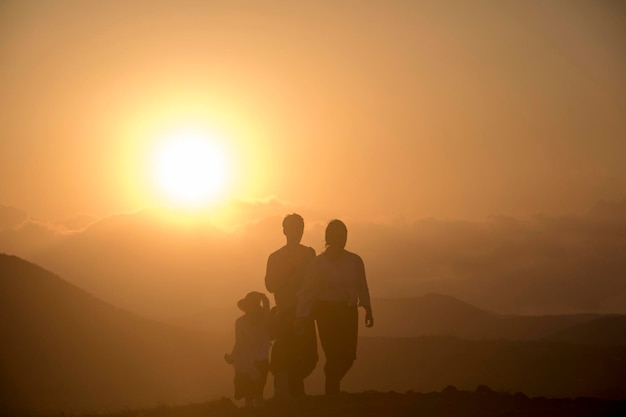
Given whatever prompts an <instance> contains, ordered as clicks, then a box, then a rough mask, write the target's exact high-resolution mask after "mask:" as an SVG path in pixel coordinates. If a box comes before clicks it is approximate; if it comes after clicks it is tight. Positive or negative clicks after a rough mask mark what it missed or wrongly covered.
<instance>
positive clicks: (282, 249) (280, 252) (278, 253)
mask: <svg viewBox="0 0 626 417" xmlns="http://www.w3.org/2000/svg"><path fill="white" fill-rule="evenodd" d="M286 248H287V246H282V247H280V248H278V249H276V250H275V251H274V252H272V253H270V255H269V256H268V258H269V259H271V258H278V257H280V256H282V255H283V254H284V253H285V250H286Z"/></svg>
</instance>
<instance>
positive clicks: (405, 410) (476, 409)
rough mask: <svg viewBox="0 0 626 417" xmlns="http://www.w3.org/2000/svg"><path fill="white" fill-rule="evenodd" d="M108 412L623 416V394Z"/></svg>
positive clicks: (225, 404)
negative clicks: (619, 397) (604, 397)
mask: <svg viewBox="0 0 626 417" xmlns="http://www.w3.org/2000/svg"><path fill="white" fill-rule="evenodd" d="M106 415H108V416H111V417H200V416H202V417H283V416H284V417H288V416H289V417H291V416H298V417H317V416H330V417H368V416H372V417H413V416H416V417H417V416H424V417H426V416H428V417H439V416H441V417H444V416H445V417H457V416H458V417H461V416H464V417H478V416H480V417H504V416H507V417H521V416H528V417H530V416H532V417H542V416H546V417H547V416H550V417H561V416H564V417H579V416H581V417H582V416H585V417H586V416H594V417H596V416H615V417H617V416H625V415H626V399H623V400H620V401H609V400H599V399H594V398H576V399H553V398H543V397H536V398H529V397H527V396H526V395H524V394H523V393H516V394H511V393H502V392H495V391H492V390H491V389H489V388H488V387H479V388H477V390H476V391H474V392H470V391H459V390H457V389H455V388H454V387H448V388H446V389H445V390H443V391H441V392H432V393H417V392H410V391H409V392H406V393H396V392H386V393H384V392H362V393H355V394H348V393H344V394H341V395H338V396H334V397H326V396H310V397H306V398H303V399H299V400H295V401H291V402H278V401H273V400H268V401H266V403H265V404H264V405H262V406H258V407H254V408H243V407H237V405H235V404H234V403H233V402H232V401H231V400H230V399H227V398H222V399H220V400H216V401H212V402H208V403H204V404H196V405H187V406H177V407H168V406H160V407H156V408H153V409H145V410H135V411H126V412H121V413H107V414H106Z"/></svg>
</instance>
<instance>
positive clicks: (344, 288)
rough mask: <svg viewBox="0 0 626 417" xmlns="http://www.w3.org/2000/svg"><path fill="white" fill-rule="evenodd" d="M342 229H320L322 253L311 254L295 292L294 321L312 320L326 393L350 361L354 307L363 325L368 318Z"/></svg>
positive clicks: (361, 274) (356, 259) (360, 276)
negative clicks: (323, 358)
mask: <svg viewBox="0 0 626 417" xmlns="http://www.w3.org/2000/svg"><path fill="white" fill-rule="evenodd" d="M347 239H348V229H347V228H346V225H345V224H344V223H343V222H342V221H340V220H332V221H331V222H330V223H329V224H328V226H327V227H326V250H325V251H324V252H323V253H322V254H320V255H318V256H316V257H315V258H314V260H313V262H312V263H311V266H310V268H309V270H308V272H307V275H306V277H305V280H304V283H303V286H302V288H301V290H300V292H299V293H298V307H297V313H296V314H297V317H298V318H305V317H310V316H312V317H313V318H314V319H315V320H316V321H317V330H318V332H319V338H320V342H321V344H322V348H323V349H324V353H325V356H326V364H325V365H324V374H325V376H326V382H325V392H326V394H336V393H339V392H340V384H341V380H342V379H343V377H344V376H345V375H346V373H347V372H348V370H350V368H351V367H352V363H353V362H354V360H355V359H356V346H357V336H358V324H359V323H358V318H359V317H358V311H357V306H362V307H365V325H366V326H367V327H372V326H373V325H374V317H373V316H372V308H371V305H370V295H369V290H368V287H367V280H366V279H365V266H364V264H363V260H362V259H361V257H360V256H359V255H357V254H355V253H352V252H348V251H347V250H346V249H345V246H346V241H347Z"/></svg>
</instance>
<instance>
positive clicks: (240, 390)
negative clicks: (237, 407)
mask: <svg viewBox="0 0 626 417" xmlns="http://www.w3.org/2000/svg"><path fill="white" fill-rule="evenodd" d="M269 304H270V303H269V299H268V298H267V296H266V295H265V294H262V293H260V292H256V291H253V292H250V293H248V294H247V295H246V296H245V297H244V298H243V299H241V300H239V302H237V306H238V307H239V308H240V309H241V310H242V311H243V312H244V315H243V316H241V317H239V318H238V319H237V320H236V321H235V345H234V347H233V350H232V352H231V353H227V354H226V355H224V359H225V360H226V362H228V363H229V364H231V365H233V367H234V368H235V399H236V400H239V399H242V398H243V399H244V405H245V406H246V407H249V406H252V405H259V404H260V403H261V402H262V401H263V391H264V389H265V383H266V381H267V372H268V369H269V350H270V346H271V341H270V334H269V321H270V306H269Z"/></svg>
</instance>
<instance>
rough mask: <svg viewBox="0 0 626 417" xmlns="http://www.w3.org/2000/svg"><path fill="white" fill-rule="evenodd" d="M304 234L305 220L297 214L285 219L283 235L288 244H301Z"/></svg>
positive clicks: (287, 216)
mask: <svg viewBox="0 0 626 417" xmlns="http://www.w3.org/2000/svg"><path fill="white" fill-rule="evenodd" d="M303 233H304V219H303V218H302V216H300V215H299V214H297V213H292V214H288V215H286V216H285V218H284V219H283V234H284V235H285V237H286V238H287V243H296V244H298V243H300V241H301V240H302V234H303Z"/></svg>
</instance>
